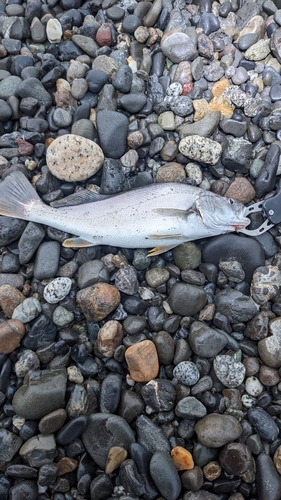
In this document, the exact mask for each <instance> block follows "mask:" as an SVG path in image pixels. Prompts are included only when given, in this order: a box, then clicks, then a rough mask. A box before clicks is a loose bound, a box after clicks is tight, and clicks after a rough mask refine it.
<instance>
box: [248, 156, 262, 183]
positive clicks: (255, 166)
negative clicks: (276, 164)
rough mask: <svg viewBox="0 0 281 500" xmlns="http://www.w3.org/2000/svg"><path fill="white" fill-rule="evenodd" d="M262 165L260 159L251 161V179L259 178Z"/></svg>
mask: <svg viewBox="0 0 281 500" xmlns="http://www.w3.org/2000/svg"><path fill="white" fill-rule="evenodd" d="M263 164H264V162H263V160H261V159H260V158H255V159H254V160H253V161H252V163H251V166H250V176H251V177H252V178H253V179H257V177H258V176H259V174H260V172H261V169H262V167H263Z"/></svg>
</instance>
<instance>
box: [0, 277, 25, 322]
mask: <svg viewBox="0 0 281 500" xmlns="http://www.w3.org/2000/svg"><path fill="white" fill-rule="evenodd" d="M24 299H25V296H24V295H23V294H22V293H21V292H20V291H19V290H18V289H17V288H15V287H14V286H12V285H2V286H0V307H1V309H2V311H3V313H4V314H5V316H7V318H11V317H12V315H13V312H14V309H15V308H16V307H17V306H18V305H19V304H21V303H22V302H23V301H24Z"/></svg>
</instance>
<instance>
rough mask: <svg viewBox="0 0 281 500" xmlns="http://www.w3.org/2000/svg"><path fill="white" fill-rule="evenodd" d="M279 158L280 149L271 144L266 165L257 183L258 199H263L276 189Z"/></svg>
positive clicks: (276, 145)
mask: <svg viewBox="0 0 281 500" xmlns="http://www.w3.org/2000/svg"><path fill="white" fill-rule="evenodd" d="M279 158H280V147H279V146H278V144H271V145H270V147H269V149H268V151H267V155H266V158H265V162H264V165H263V167H262V169H261V172H260V174H259V176H258V178H257V179H256V182H255V191H256V196H257V198H263V197H264V196H265V194H266V193H269V192H270V191H272V189H273V188H274V186H275V183H276V172H277V169H278V164H279Z"/></svg>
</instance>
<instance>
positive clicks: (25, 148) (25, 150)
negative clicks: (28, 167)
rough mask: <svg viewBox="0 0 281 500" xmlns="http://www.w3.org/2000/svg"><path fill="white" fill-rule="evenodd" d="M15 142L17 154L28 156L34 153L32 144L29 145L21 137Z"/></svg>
mask: <svg viewBox="0 0 281 500" xmlns="http://www.w3.org/2000/svg"><path fill="white" fill-rule="evenodd" d="M16 142H17V144H18V147H19V152H20V154H21V155H22V156H29V155H31V154H32V153H33V151H34V146H33V144H30V142H27V141H25V140H24V139H22V138H21V137H18V138H17V139H16Z"/></svg>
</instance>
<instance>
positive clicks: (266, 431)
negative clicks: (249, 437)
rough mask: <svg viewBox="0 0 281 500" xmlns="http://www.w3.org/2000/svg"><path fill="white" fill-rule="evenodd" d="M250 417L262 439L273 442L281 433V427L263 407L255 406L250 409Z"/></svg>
mask: <svg viewBox="0 0 281 500" xmlns="http://www.w3.org/2000/svg"><path fill="white" fill-rule="evenodd" d="M248 419H249V421H250V423H251V424H252V425H253V426H254V429H255V431H256V432H257V433H258V434H259V435H260V437H261V439H263V440H264V441H266V442H268V443H273V441H275V439H277V437H278V435H279V428H278V426H277V424H276V423H275V421H274V420H273V418H272V416H271V415H269V413H267V412H266V411H265V410H264V409H263V408H259V407H255V408H250V409H249V410H248Z"/></svg>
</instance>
